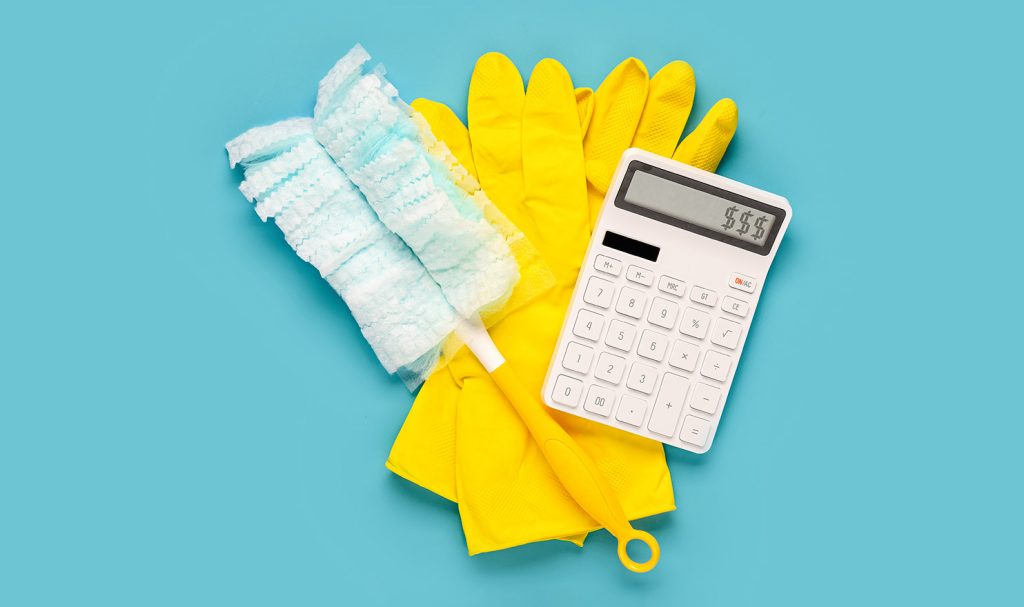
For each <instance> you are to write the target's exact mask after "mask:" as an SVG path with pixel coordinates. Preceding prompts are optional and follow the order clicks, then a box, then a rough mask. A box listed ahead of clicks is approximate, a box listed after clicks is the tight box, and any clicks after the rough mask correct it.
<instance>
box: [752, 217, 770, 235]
mask: <svg viewBox="0 0 1024 607" xmlns="http://www.w3.org/2000/svg"><path fill="white" fill-rule="evenodd" d="M767 221H768V218H767V217H765V216H764V215H761V216H760V217H758V218H757V221H755V222H754V228H755V230H754V240H761V237H762V236H764V224H765V223H766V222H767Z"/></svg>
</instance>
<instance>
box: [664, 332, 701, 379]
mask: <svg viewBox="0 0 1024 607" xmlns="http://www.w3.org/2000/svg"><path fill="white" fill-rule="evenodd" d="M699 356H700V348H699V347H697V346H695V345H693V344H691V343H690V342H688V341H683V340H681V339H677V340H676V343H675V345H673V346H672V354H670V355H669V357H668V364H670V365H672V366H673V367H675V368H677V369H682V370H683V371H693V370H694V369H696V368H697V357H699Z"/></svg>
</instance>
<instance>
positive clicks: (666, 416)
mask: <svg viewBox="0 0 1024 607" xmlns="http://www.w3.org/2000/svg"><path fill="white" fill-rule="evenodd" d="M689 388H690V381H689V380H687V379H686V378H685V377H680V376H678V375H673V374H671V373H666V374H665V379H663V380H661V388H660V389H659V390H658V398H657V399H655V401H654V410H653V411H651V421H649V422H647V428H648V429H649V430H650V431H651V432H656V433H658V434H660V435H662V436H668V437H671V436H673V435H674V434H675V433H676V424H678V423H679V414H680V413H681V412H682V410H683V403H685V402H686V391H687V390H689Z"/></svg>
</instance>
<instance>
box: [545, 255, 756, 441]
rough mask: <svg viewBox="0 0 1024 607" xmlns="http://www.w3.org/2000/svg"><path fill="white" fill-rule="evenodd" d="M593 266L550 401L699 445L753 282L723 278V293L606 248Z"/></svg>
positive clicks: (718, 399)
mask: <svg viewBox="0 0 1024 607" xmlns="http://www.w3.org/2000/svg"><path fill="white" fill-rule="evenodd" d="M592 268H593V269H592V270H586V271H585V272H584V274H583V276H581V279H585V280H586V281H587V282H586V283H585V285H586V286H585V288H584V291H583V296H582V300H583V302H582V303H580V304H578V305H577V307H578V308H579V309H578V311H577V312H576V317H575V319H574V320H573V321H572V325H571V331H570V332H569V333H566V336H567V339H566V342H565V345H564V348H563V351H562V358H561V360H560V361H559V364H558V367H559V370H558V374H557V376H556V377H555V381H554V382H553V386H552V388H551V391H552V393H551V395H550V396H551V400H553V401H554V402H555V403H558V404H560V405H563V406H565V407H568V408H573V409H578V408H581V409H583V410H584V411H586V412H587V414H588V415H591V416H594V417H598V418H606V419H613V420H616V421H617V422H618V423H620V424H625V425H627V426H629V427H630V429H634V428H635V430H634V431H636V432H649V436H660V437H663V438H664V439H666V440H669V441H670V442H672V441H675V442H676V443H677V444H679V443H678V441H683V442H684V443H685V445H686V446H688V447H689V448H698V449H700V448H703V447H704V446H705V445H706V444H707V441H708V439H709V433H710V432H711V429H712V420H713V418H714V416H715V415H717V414H718V412H719V410H720V409H721V406H722V400H723V396H722V394H723V390H725V389H726V387H727V386H726V381H727V380H728V379H729V374H730V372H731V370H732V366H733V364H734V355H735V351H736V350H737V349H738V348H739V347H740V345H741V343H742V339H743V337H744V330H745V327H746V322H748V321H745V320H744V319H746V318H747V317H748V316H749V314H750V305H751V304H750V303H749V302H748V301H746V300H745V299H744V296H743V293H742V292H746V290H747V289H748V288H750V285H756V282H755V281H754V279H752V278H750V277H747V276H743V275H739V274H733V275H729V276H724V277H723V279H722V282H724V283H725V284H726V285H728V286H729V287H732V289H729V288H725V285H721V288H724V290H725V291H726V292H725V293H722V294H721V296H720V293H719V292H716V291H715V290H714V289H712V288H709V287H707V286H703V285H701V284H693V285H687V284H686V283H685V282H684V281H683V280H681V279H679V278H676V277H673V276H668V275H659V274H658V273H657V272H656V270H654V269H653V268H650V267H644V266H641V265H638V264H629V263H624V262H623V261H622V260H621V259H617V258H615V257H612V256H610V255H606V254H599V255H597V256H596V257H595V258H594V262H593V266H592ZM581 405H582V407H581ZM612 423H613V424H614V423H615V422H612ZM681 446H682V445H681Z"/></svg>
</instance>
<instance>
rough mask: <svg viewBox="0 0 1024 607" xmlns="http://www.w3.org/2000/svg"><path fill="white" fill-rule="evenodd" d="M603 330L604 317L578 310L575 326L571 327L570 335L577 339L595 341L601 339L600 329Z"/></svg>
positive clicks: (588, 311)
mask: <svg viewBox="0 0 1024 607" xmlns="http://www.w3.org/2000/svg"><path fill="white" fill-rule="evenodd" d="M603 328H604V317H603V316H601V315H600V314H595V313H593V312H591V311H590V310H580V312H579V314H577V315H576V324H574V325H573V326H572V333H573V335H576V336H577V337H582V338H583V339H589V340H590V341H597V338H599V337H601V329H603Z"/></svg>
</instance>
